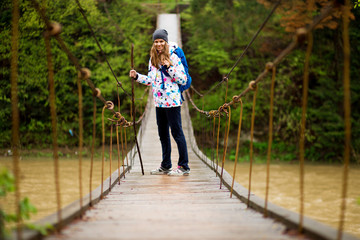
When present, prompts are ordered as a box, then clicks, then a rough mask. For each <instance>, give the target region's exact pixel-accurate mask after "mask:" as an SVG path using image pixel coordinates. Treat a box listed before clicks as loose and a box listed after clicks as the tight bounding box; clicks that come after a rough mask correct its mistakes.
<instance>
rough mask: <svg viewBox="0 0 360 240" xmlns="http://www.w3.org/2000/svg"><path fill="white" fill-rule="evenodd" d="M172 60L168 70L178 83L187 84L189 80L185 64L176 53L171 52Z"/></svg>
mask: <svg viewBox="0 0 360 240" xmlns="http://www.w3.org/2000/svg"><path fill="white" fill-rule="evenodd" d="M170 59H171V62H172V63H173V65H172V66H170V67H169V68H168V69H167V70H166V71H167V72H168V74H169V75H170V77H171V79H173V80H174V81H175V82H176V83H178V84H180V85H185V84H186V82H187V76H186V73H185V69H184V66H183V65H182V63H181V59H180V58H179V57H178V56H177V55H176V54H171V56H170Z"/></svg>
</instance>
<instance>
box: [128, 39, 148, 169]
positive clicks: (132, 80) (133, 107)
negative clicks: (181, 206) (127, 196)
mask: <svg viewBox="0 0 360 240" xmlns="http://www.w3.org/2000/svg"><path fill="white" fill-rule="evenodd" d="M131 69H134V44H131ZM134 82H135V79H133V78H131V102H132V109H131V112H132V117H133V127H134V140H135V144H136V148H137V151H138V154H139V159H140V165H141V172H142V175H144V174H145V173H144V167H143V163H142V159H141V152H140V147H139V143H138V140H137V137H136V125H135V123H136V122H135V100H134V99H135V93H134Z"/></svg>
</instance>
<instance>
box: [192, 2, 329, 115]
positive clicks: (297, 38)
mask: <svg viewBox="0 0 360 240" xmlns="http://www.w3.org/2000/svg"><path fill="white" fill-rule="evenodd" d="M333 9H334V5H333V4H329V5H328V6H327V7H325V9H324V10H323V11H322V12H321V14H320V15H319V16H317V17H315V18H314V20H313V22H312V23H311V24H309V25H308V26H307V27H306V28H299V29H298V30H297V31H296V33H295V34H294V37H293V41H292V42H291V43H290V44H289V45H288V46H287V47H286V48H285V49H284V50H283V51H282V52H281V53H280V54H279V55H278V56H277V57H276V58H275V59H274V60H273V61H272V62H270V63H271V64H273V66H274V67H276V66H277V65H278V64H279V63H280V62H281V61H282V60H283V59H284V58H285V57H286V56H287V55H288V54H290V53H291V52H292V51H293V50H294V49H295V48H296V47H297V46H299V45H301V44H302V43H303V41H304V40H305V39H306V38H305V37H306V34H308V32H310V31H312V30H313V29H314V28H315V27H316V25H318V24H319V23H320V22H321V21H322V20H323V19H325V18H326V17H328V16H329V15H330V14H331V13H332V11H333ZM267 64H269V63H267ZM268 72H269V70H268V69H267V67H266V66H265V67H264V70H263V72H261V73H260V74H259V75H258V76H257V77H256V79H255V80H254V82H255V84H258V83H259V82H261V81H262V80H263V79H264V77H265V76H266V75H267V74H268ZM250 90H251V87H250V84H249V87H247V88H246V89H245V90H243V91H242V92H241V93H240V94H239V95H235V96H234V97H235V99H239V98H241V97H243V96H245V95H246V94H247V93H248V92H249V91H250ZM204 95H205V94H204ZM187 96H188V99H189V100H190V102H191V104H192V105H193V107H194V108H195V109H196V111H198V112H199V113H201V114H204V115H206V116H209V115H212V114H216V115H218V114H219V112H218V110H210V111H203V110H200V109H199V108H198V107H197V106H196V105H195V103H194V101H193V100H192V98H191V96H190V94H189V93H187ZM224 104H226V105H233V104H235V102H234V101H233V100H232V101H230V102H228V103H224Z"/></svg>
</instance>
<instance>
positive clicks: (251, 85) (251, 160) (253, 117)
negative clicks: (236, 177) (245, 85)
mask: <svg viewBox="0 0 360 240" xmlns="http://www.w3.org/2000/svg"><path fill="white" fill-rule="evenodd" d="M250 87H251V88H252V90H254V96H253V105H252V113H251V129H250V168H249V189H248V201H247V207H249V206H250V193H251V174H252V166H253V154H254V153H253V152H254V151H253V142H254V125H255V104H256V94H257V90H258V88H257V86H256V84H255V82H254V81H252V82H251V83H250Z"/></svg>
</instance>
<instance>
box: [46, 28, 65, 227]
mask: <svg viewBox="0 0 360 240" xmlns="http://www.w3.org/2000/svg"><path fill="white" fill-rule="evenodd" d="M44 42H45V49H46V58H47V65H48V82H49V102H50V115H51V130H52V139H53V141H52V145H53V158H54V182H55V194H56V207H57V219H58V223H59V228H60V229H61V225H62V224H61V223H62V216H61V197H60V181H59V178H60V176H59V154H58V143H57V117H56V100H55V82H54V67H53V63H52V56H51V44H50V33H49V32H48V31H46V32H45V33H44Z"/></svg>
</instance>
